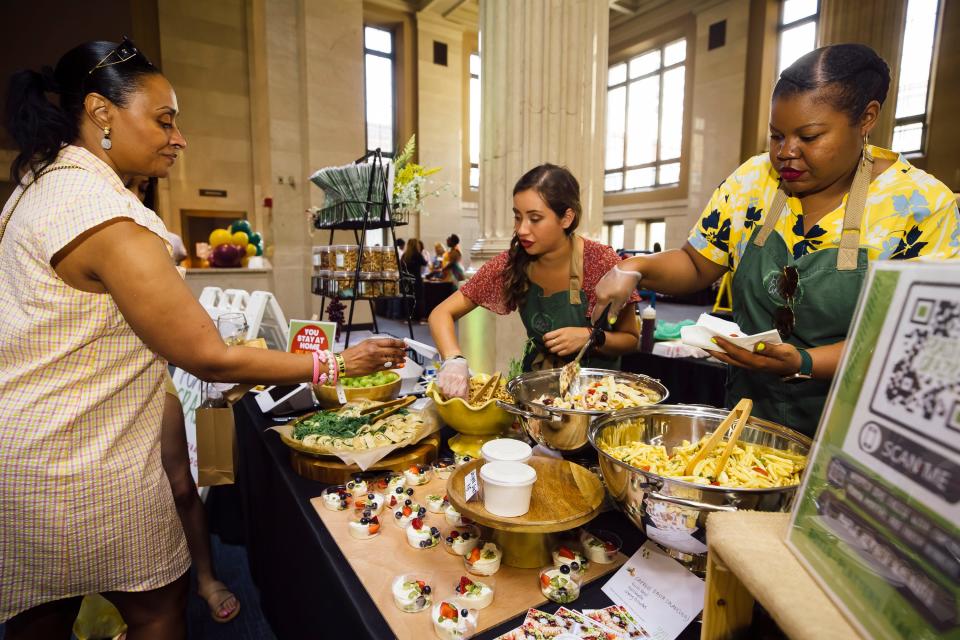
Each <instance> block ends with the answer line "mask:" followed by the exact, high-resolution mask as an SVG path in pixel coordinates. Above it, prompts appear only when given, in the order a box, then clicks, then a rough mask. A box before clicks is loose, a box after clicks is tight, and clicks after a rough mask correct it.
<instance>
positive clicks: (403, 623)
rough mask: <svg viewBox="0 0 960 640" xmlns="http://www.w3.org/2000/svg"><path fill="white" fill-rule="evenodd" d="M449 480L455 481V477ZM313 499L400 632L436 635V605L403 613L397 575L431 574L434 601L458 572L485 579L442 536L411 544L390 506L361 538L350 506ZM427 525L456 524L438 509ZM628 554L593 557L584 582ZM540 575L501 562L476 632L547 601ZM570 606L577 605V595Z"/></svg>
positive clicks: (440, 487) (435, 486) (439, 487)
mask: <svg viewBox="0 0 960 640" xmlns="http://www.w3.org/2000/svg"><path fill="white" fill-rule="evenodd" d="M449 482H451V483H452V478H451V480H450V481H449ZM448 487H449V484H448V485H447V486H446V487H445V486H444V481H442V480H439V479H437V478H434V479H433V480H431V481H430V482H429V483H427V484H425V485H423V486H421V487H414V500H416V501H417V502H419V503H421V504H423V505H424V506H426V497H427V496H428V495H430V494H442V493H444V491H448ZM448 495H449V492H448ZM310 502H311V504H312V505H313V507H314V509H316V511H317V513H318V514H319V516H320V519H321V520H322V521H323V524H324V525H325V526H326V527H327V529H328V530H329V531H330V535H331V536H333V539H334V540H335V541H336V543H337V545H338V546H339V547H340V550H341V551H343V555H344V556H345V557H346V559H347V562H348V563H349V564H350V567H351V568H352V569H353V571H354V572H355V573H356V574H357V576H358V577H359V578H360V582H361V583H362V584H363V586H364V588H366V590H367V593H368V594H370V598H371V599H372V600H373V601H374V602H375V603H376V605H377V607H378V609H379V610H380V613H381V614H382V615H383V617H384V619H385V620H386V621H387V624H389V625H390V628H391V630H392V631H393V634H394V636H395V637H397V638H403V639H406V638H433V637H435V634H434V632H433V621H432V619H431V610H432V606H431V607H428V608H426V609H424V610H423V611H420V612H419V613H404V612H403V611H400V609H398V608H397V607H396V605H395V604H394V602H393V595H392V593H391V589H390V587H391V585H392V583H393V579H394V578H396V577H397V576H398V575H401V574H404V573H417V574H419V575H421V576H424V577H427V578H428V584H430V586H431V589H432V590H433V595H434V603H436V602H437V601H438V600H439V599H444V598H449V597H450V596H452V595H453V593H454V591H453V588H454V586H455V585H456V584H457V583H458V582H459V580H460V576H467V577H470V578H471V579H473V578H474V577H476V579H478V580H484V578H481V577H479V576H472V575H471V574H469V573H467V572H466V570H465V568H464V564H463V558H462V557H461V556H455V555H451V554H449V553H447V552H446V548H445V546H444V543H443V541H442V540H441V541H440V544H439V545H438V546H436V547H434V548H432V549H414V548H413V547H411V546H410V545H409V544H407V540H406V535H405V532H404V531H403V530H402V529H401V528H400V527H398V526H397V525H396V524H394V523H393V522H390V521H389V520H391V518H392V516H391V515H390V513H389V511H387V510H385V511H384V514H386V517H383V514H381V518H382V522H383V524H382V526H381V529H380V534H379V535H377V536H376V537H374V538H371V539H369V540H357V539H356V538H353V537H351V536H350V534H349V532H348V530H347V523H348V522H349V520H350V516H351V515H352V514H353V511H352V510H350V509H348V510H347V511H330V510H329V509H327V508H326V507H324V506H323V501H322V499H321V498H319V497H318V498H314V499H313V500H311V501H310ZM424 526H426V527H438V528H439V529H440V530H441V532H443V534H444V537H445V536H446V533H447V531H449V530H450V529H451V528H452V527H451V526H450V525H448V524H447V523H446V521H445V520H444V517H443V515H441V514H435V513H427V515H426V516H425V518H424ZM487 533H489V532H488V531H486V530H484V537H485V538H486V534H487ZM626 560H627V558H626V556H624V555H623V554H617V559H616V561H615V562H614V563H613V564H596V563H590V567H589V569H588V570H587V574H586V576H584V580H583V584H584V585H586V584H587V583H588V582H592V581H594V580H596V579H598V578H601V577H603V576H605V575H607V574H610V573H612V572H613V571H615V570H616V569H618V568H619V567H620V566H621V565H622V564H623V563H624V562H626ZM539 576H540V570H539V569H517V568H515V567H510V566H507V565H506V564H501V566H500V570H499V571H498V572H497V573H496V574H495V575H493V576H491V578H492V582H493V585H492V586H493V588H494V598H493V602H492V603H491V604H490V606H488V607H487V608H486V609H481V610H480V612H479V614H478V617H477V623H478V626H477V632H478V633H479V632H482V631H485V630H487V629H491V628H493V627H495V626H497V625H499V624H501V623H503V622H506V621H507V620H509V619H511V618H514V617H516V616H518V615H520V614H521V613H524V612H525V611H526V610H527V609H529V608H531V607H539V606H541V605H543V604H544V603H546V599H545V598H544V597H543V594H542V593H541V592H540V587H539ZM567 606H568V607H570V608H576V607H577V601H574V602H572V603H571V604H568V605H567Z"/></svg>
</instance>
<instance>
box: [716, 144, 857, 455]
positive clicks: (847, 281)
mask: <svg viewBox="0 0 960 640" xmlns="http://www.w3.org/2000/svg"><path fill="white" fill-rule="evenodd" d="M872 169H873V157H872V156H870V154H869V153H868V152H867V151H866V149H865V150H864V157H863V159H862V160H861V163H860V166H859V168H858V169H857V173H856V175H855V176H854V180H853V185H852V187H851V189H850V194H849V195H848V197H847V205H846V209H845V211H844V219H843V236H842V238H841V243H840V247H839V248H829V249H820V250H818V251H814V252H812V253H808V254H806V255H804V256H801V257H800V258H799V259H794V258H793V252H792V251H791V250H790V249H789V247H787V243H786V242H785V241H784V239H783V237H782V236H781V235H780V234H779V233H777V232H775V231H774V228H775V227H776V224H777V220H778V219H779V218H780V215H781V214H782V212H783V210H784V209H785V208H786V206H787V196H786V194H785V193H784V191H783V189H782V188H780V189H778V190H777V196H776V198H775V199H774V201H773V205H771V207H770V213H769V215H768V216H767V219H766V220H764V223H763V224H762V225H760V226H759V227H757V228H756V229H755V230H754V232H753V234H752V236H751V238H750V241H749V242H748V244H747V248H746V250H745V251H744V253H743V256H742V257H741V259H740V264H739V265H738V266H737V270H736V271H735V272H734V275H733V287H732V289H733V317H734V320H735V321H736V322H737V324H739V325H740V328H741V329H743V331H744V332H746V333H749V334H753V333H760V332H762V331H768V330H769V329H770V328H771V327H772V325H773V315H774V311H775V310H776V308H777V307H779V306H781V305H784V304H786V301H785V300H783V299H782V298H781V297H780V295H779V293H778V291H777V289H778V287H777V283H778V280H779V278H780V274H781V272H782V269H783V267H785V266H789V265H793V266H794V267H796V269H797V272H798V273H799V276H800V277H799V282H798V284H797V292H796V294H795V295H794V298H793V306H792V308H793V314H794V318H795V323H794V330H793V334H792V335H791V336H790V338H789V339H788V340H787V342H789V343H790V344H792V345H794V346H795V347H798V348H801V349H810V348H812V347H819V346H824V345H829V344H833V343H836V342H840V341H841V340H844V339H846V337H847V332H848V331H849V329H850V322H851V320H852V319H853V313H854V310H855V309H856V306H857V299H858V298H859V296H860V289H861V287H862V285H863V280H864V276H865V275H866V270H867V251H866V249H862V248H860V246H859V239H860V221H861V219H862V217H863V210H864V207H865V204H866V195H867V188H868V187H869V185H870V176H871V172H872ZM829 390H830V381H829V380H807V381H804V382H798V383H786V382H783V381H781V379H780V376H778V375H771V374H768V373H762V372H759V371H753V370H749V369H742V368H739V367H729V368H728V376H727V399H726V401H727V406H730V407H732V406H735V405H736V403H737V402H738V401H739V400H740V399H741V398H750V399H752V400H753V415H755V416H758V417H760V418H765V419H767V420H771V421H773V422H776V423H779V424H782V425H784V426H786V427H790V428H791V429H796V430H797V431H800V432H801V433H804V434H806V435H808V436H810V437H813V435H814V432H815V431H816V429H817V424H818V422H819V421H820V414H821V413H822V412H823V407H824V404H825V403H826V399H827V393H828V392H829Z"/></svg>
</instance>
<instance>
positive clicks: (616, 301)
mask: <svg viewBox="0 0 960 640" xmlns="http://www.w3.org/2000/svg"><path fill="white" fill-rule="evenodd" d="M642 277H643V275H642V274H641V273H640V272H639V271H627V270H624V269H621V268H620V267H617V266H614V267H613V269H610V271H607V273H606V274H604V276H603V277H602V278H600V282H598V283H597V288H596V290H595V295H596V296H597V301H596V304H594V305H593V321H594V322H596V321H597V320H599V319H600V314H601V313H603V309H604V307H606V306H607V303H610V313H609V316H608V318H607V321H608V322H609V323H610V324H613V323H614V322H616V321H617V316H618V315H620V310H621V309H623V305H625V304H627V301H628V300H629V299H630V296H632V295H633V292H634V291H635V290H636V288H637V285H638V284H640V279H641V278H642Z"/></svg>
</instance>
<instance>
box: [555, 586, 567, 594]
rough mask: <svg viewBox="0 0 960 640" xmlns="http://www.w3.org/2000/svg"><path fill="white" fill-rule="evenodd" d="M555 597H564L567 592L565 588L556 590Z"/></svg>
mask: <svg viewBox="0 0 960 640" xmlns="http://www.w3.org/2000/svg"><path fill="white" fill-rule="evenodd" d="M557 595H558V596H565V595H567V590H566V589H565V588H563V587H560V588H559V589H557Z"/></svg>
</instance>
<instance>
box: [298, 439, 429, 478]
mask: <svg viewBox="0 0 960 640" xmlns="http://www.w3.org/2000/svg"><path fill="white" fill-rule="evenodd" d="M439 450H440V434H438V433H433V434H431V435H429V436H427V437H425V438H424V439H423V440H421V441H420V442H418V443H417V444H415V445H413V446H410V447H404V448H403V449H397V450H396V451H394V452H393V453H391V454H390V455H388V456H387V457H385V458H384V459H383V460H381V461H380V462H378V463H376V464H375V465H373V466H372V467H370V468H369V469H367V471H403V470H404V469H407V468H409V467H410V466H411V465H414V464H423V463H427V462H433V461H434V460H436V459H437V451H439ZM290 466H292V467H293V470H294V471H296V472H297V473H298V474H300V475H301V476H303V477H304V478H308V479H310V480H318V481H320V482H323V483H326V484H343V483H344V482H346V481H347V480H349V479H350V478H351V476H353V474H355V473H359V472H360V467H358V466H357V465H355V464H344V462H343V461H342V460H340V459H339V458H336V457H332V456H331V457H327V458H317V457H314V456H310V455H307V454H304V453H300V452H299V451H296V450H294V449H291V450H290Z"/></svg>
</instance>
